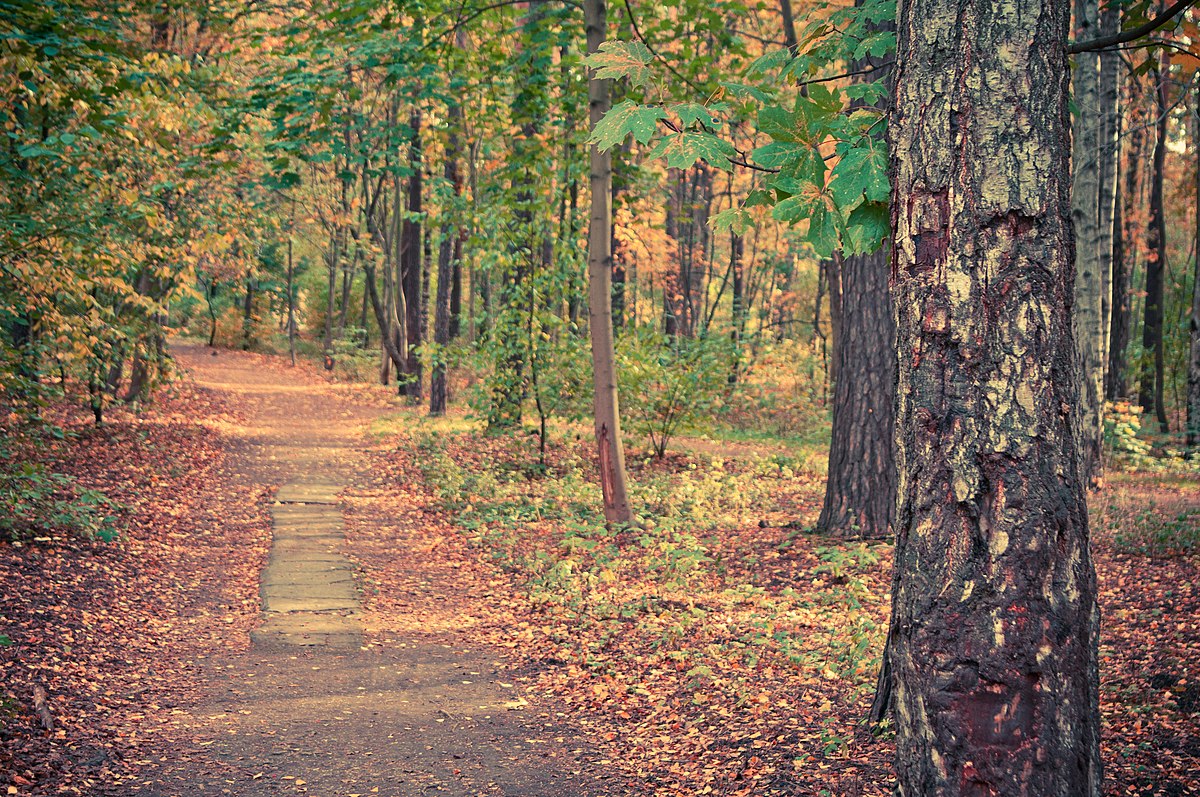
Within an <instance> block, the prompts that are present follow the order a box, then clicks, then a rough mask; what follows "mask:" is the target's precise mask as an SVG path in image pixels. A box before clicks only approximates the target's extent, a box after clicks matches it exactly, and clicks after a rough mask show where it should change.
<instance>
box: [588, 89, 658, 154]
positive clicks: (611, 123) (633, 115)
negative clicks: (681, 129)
mask: <svg viewBox="0 0 1200 797" xmlns="http://www.w3.org/2000/svg"><path fill="white" fill-rule="evenodd" d="M666 117H667V114H666V111H664V110H663V109H662V108H655V107H653V106H648V105H638V104H637V103H636V102H633V101H632V100H625V101H624V102H621V103H619V104H618V105H615V106H613V108H612V109H611V110H609V112H608V113H606V114H604V118H603V119H601V120H600V121H599V122H597V123H596V127H595V129H594V130H592V135H591V136H590V137H589V138H588V143H590V144H595V145H596V146H597V147H599V148H600V149H601V150H602V151H603V150H606V149H610V148H612V147H615V146H616V145H617V144H620V143H621V142H622V141H624V140H625V137H626V136H629V135H632V136H633V137H634V139H636V140H637V142H638V143H639V144H648V143H650V139H651V138H653V137H654V133H655V131H656V130H657V129H658V120H659V119H665V118H666Z"/></svg>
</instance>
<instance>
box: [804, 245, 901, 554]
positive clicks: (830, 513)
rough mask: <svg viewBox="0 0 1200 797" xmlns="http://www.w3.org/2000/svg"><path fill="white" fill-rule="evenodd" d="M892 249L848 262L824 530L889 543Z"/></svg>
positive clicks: (893, 380) (892, 507)
mask: <svg viewBox="0 0 1200 797" xmlns="http://www.w3.org/2000/svg"><path fill="white" fill-rule="evenodd" d="M888 258H889V251H888V249H887V248H884V249H881V250H880V251H879V252H876V253H875V254H871V255H855V256H853V257H847V258H845V259H844V260H842V268H841V274H842V284H843V287H844V289H845V290H844V292H843V294H842V312H843V315H842V338H841V340H840V341H839V342H838V346H837V349H836V350H835V351H834V359H835V361H836V362H837V372H838V374H839V376H838V380H837V382H835V383H834V386H833V436H832V439H831V441H830V446H829V478H828V479H827V481H826V484H825V504H824V507H823V508H822V509H821V517H820V519H819V520H818V521H817V531H819V532H821V533H822V534H830V535H833V536H838V537H867V538H872V539H883V538H886V537H890V536H891V533H892V528H891V527H892V517H893V514H894V511H895V507H896V465H895V462H894V460H893V458H892V437H893V434H894V428H893V420H894V417H895V407H894V406H893V405H894V403H895V397H896V354H895V352H896V349H895V334H896V333H895V322H894V320H893V318H892V302H891V296H890V295H889V294H888Z"/></svg>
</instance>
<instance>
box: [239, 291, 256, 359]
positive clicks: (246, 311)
mask: <svg viewBox="0 0 1200 797" xmlns="http://www.w3.org/2000/svg"><path fill="white" fill-rule="evenodd" d="M253 345H254V280H253V279H252V278H251V276H250V275H249V274H247V275H246V298H245V300H244V301H243V302H242V351H249V350H250V348H251V347H252V346H253Z"/></svg>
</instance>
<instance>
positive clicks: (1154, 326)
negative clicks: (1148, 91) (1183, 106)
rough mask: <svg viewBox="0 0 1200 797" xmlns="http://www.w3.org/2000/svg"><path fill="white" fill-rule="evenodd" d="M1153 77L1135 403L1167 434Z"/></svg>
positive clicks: (1159, 161) (1158, 107)
mask: <svg viewBox="0 0 1200 797" xmlns="http://www.w3.org/2000/svg"><path fill="white" fill-rule="evenodd" d="M1156 73H1157V74H1156V75H1155V95H1154V96H1155V113H1157V114H1158V125H1157V127H1158V138H1157V140H1156V141H1155V142H1154V166H1153V172H1152V173H1151V176H1150V229H1149V230H1148V231H1147V235H1146V238H1147V249H1148V250H1149V252H1148V254H1147V257H1146V304H1145V311H1144V314H1143V316H1142V349H1143V351H1144V352H1145V354H1146V355H1148V358H1145V359H1143V361H1142V367H1141V369H1140V373H1141V376H1140V381H1139V384H1138V403H1139V404H1141V405H1142V411H1143V412H1153V413H1154V414H1155V416H1156V417H1157V418H1158V425H1159V429H1160V430H1161V431H1162V433H1163V434H1167V433H1168V432H1169V431H1170V427H1169V426H1168V425H1167V410H1166V404H1165V402H1164V400H1163V388H1164V384H1163V383H1164V382H1165V381H1166V380H1165V376H1166V374H1165V362H1164V352H1163V300H1164V295H1163V293H1164V291H1163V277H1164V275H1165V273H1166V260H1167V225H1166V220H1165V217H1164V214H1163V178H1164V174H1163V172H1164V169H1165V168H1166V161H1167V121H1168V119H1167V117H1168V115H1169V109H1168V107H1167V80H1168V79H1169V76H1168V74H1167V70H1166V69H1164V68H1162V67H1161V66H1160V68H1159V69H1157V70H1156Z"/></svg>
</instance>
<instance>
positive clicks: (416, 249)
mask: <svg viewBox="0 0 1200 797" xmlns="http://www.w3.org/2000/svg"><path fill="white" fill-rule="evenodd" d="M408 125H409V127H410V128H412V145H411V150H410V154H409V164H410V166H411V167H412V174H411V175H410V176H409V178H408V198H407V205H408V207H407V209H408V213H407V215H406V216H405V218H404V222H403V224H402V231H401V235H400V273H401V280H400V282H401V285H400V288H401V291H402V292H403V294H404V316H403V318H404V329H405V337H406V339H407V341H406V344H405V345H406V348H407V359H406V361H405V366H404V372H403V375H402V378H403V380H404V382H403V384H402V385H401V386H400V392H401V393H402V394H403V395H405V396H408V397H409V398H412V399H414V400H415V399H418V398H420V396H421V358H420V356H419V355H418V354H417V348H418V347H419V346H420V345H421V339H422V324H421V282H422V280H421V254H422V252H421V222H420V221H418V220H417V218H416V216H417V215H418V214H420V213H421V170H422V169H423V164H422V157H421V111H420V109H419V108H414V109H413V111H412V113H411V114H410V116H409V120H408ZM396 212H399V208H397V209H396Z"/></svg>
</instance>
